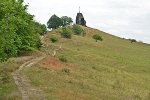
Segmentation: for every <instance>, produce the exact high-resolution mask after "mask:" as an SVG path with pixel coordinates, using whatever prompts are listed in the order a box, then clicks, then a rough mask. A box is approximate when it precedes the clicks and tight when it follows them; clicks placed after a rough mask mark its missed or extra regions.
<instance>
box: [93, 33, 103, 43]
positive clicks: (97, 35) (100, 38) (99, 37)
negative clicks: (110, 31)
mask: <svg viewBox="0 0 150 100" xmlns="http://www.w3.org/2000/svg"><path fill="white" fill-rule="evenodd" d="M93 39H95V40H96V42H97V40H100V41H103V39H102V37H101V36H100V35H99V34H95V35H93Z"/></svg>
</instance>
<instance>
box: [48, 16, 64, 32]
mask: <svg viewBox="0 0 150 100" xmlns="http://www.w3.org/2000/svg"><path fill="white" fill-rule="evenodd" d="M47 26H48V28H49V29H51V28H52V29H56V28H58V27H60V26H62V20H61V18H59V17H58V16H57V15H55V14H54V15H52V16H51V17H50V19H49V20H48V22H47Z"/></svg>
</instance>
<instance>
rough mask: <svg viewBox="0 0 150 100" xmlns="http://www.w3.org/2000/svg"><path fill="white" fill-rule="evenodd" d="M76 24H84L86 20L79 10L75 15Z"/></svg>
mask: <svg viewBox="0 0 150 100" xmlns="http://www.w3.org/2000/svg"><path fill="white" fill-rule="evenodd" d="M76 24H79V25H82V26H86V21H85V19H84V17H83V14H82V13H80V11H79V13H77V16H76Z"/></svg>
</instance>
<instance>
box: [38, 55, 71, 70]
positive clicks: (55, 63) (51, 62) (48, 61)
mask: <svg viewBox="0 0 150 100" xmlns="http://www.w3.org/2000/svg"><path fill="white" fill-rule="evenodd" d="M39 65H40V66H42V67H46V68H48V69H49V68H54V69H57V70H61V69H63V68H65V67H73V65H72V64H70V63H65V62H62V61H60V60H59V59H58V58H56V57H52V56H47V57H46V58H44V59H43V60H41V61H40V62H39Z"/></svg>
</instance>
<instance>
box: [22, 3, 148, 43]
mask: <svg viewBox="0 0 150 100" xmlns="http://www.w3.org/2000/svg"><path fill="white" fill-rule="evenodd" d="M24 1H25V3H26V4H27V3H29V7H28V12H29V13H30V14H33V15H35V19H36V20H37V21H39V22H41V23H42V24H46V23H47V21H48V20H49V18H50V17H51V16H52V15H53V14H56V15H57V16H59V17H61V16H68V17H71V18H72V19H73V21H74V22H75V18H76V15H77V13H78V12H79V6H80V12H81V13H82V14H83V16H84V19H85V20H86V24H87V26H89V27H92V28H96V29H99V30H101V31H105V32H107V33H110V34H113V35H115V36H119V37H122V38H123V37H124V38H127V39H128V38H133V39H136V40H137V41H143V42H145V43H149V44H150V0H24Z"/></svg>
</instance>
